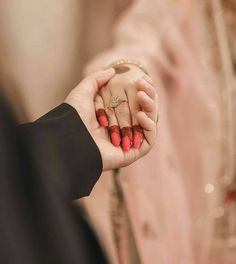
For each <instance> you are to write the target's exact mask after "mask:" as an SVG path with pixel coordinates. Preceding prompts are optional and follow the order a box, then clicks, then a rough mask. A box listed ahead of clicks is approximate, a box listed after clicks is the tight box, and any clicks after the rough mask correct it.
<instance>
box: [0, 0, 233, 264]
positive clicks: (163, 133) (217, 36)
mask: <svg viewBox="0 0 236 264" xmlns="http://www.w3.org/2000/svg"><path fill="white" fill-rule="evenodd" d="M0 38H1V42H0V83H1V86H2V87H4V93H5V94H6V96H7V97H8V99H9V100H10V102H11V104H12V107H13V108H14V109H15V112H16V115H17V117H18V120H19V122H20V123H22V122H27V121H32V120H35V119H37V118H38V117H40V116H41V115H42V114H44V113H46V112H47V111H49V110H50V109H52V108H53V107H54V106H55V105H58V104H60V103H61V102H62V101H63V100H64V98H65V96H66V95H67V94H68V92H69V91H70V90H71V89H72V88H74V87H75V86H76V85H77V83H78V82H79V81H80V80H81V79H82V77H83V76H85V75H86V74H88V73H90V72H92V71H95V70H99V69H101V68H104V67H106V66H107V65H109V64H110V63H112V62H114V61H116V60H119V59H133V60H137V61H139V62H141V63H142V64H143V65H144V66H145V68H147V70H148V72H149V74H150V76H151V77H152V78H153V79H154V82H155V84H156V87H157V90H158V94H159V96H160V106H159V107H160V122H159V136H158V138H157V143H156V146H155V147H154V149H153V150H152V152H151V153H150V154H149V155H148V156H146V157H145V158H144V159H141V160H140V161H138V162H137V163H135V164H133V165H132V166H130V167H127V168H123V169H121V170H119V171H110V172H106V173H104V175H102V177H101V179H100V181H99V182H98V183H97V185H96V186H95V188H94V190H93V192H92V194H91V196H90V197H88V198H85V199H83V200H80V201H75V203H76V205H77V206H78V207H80V208H81V209H82V210H83V214H84V216H85V217H86V219H87V221H88V222H89V223H90V224H91V225H92V227H93V229H94V232H95V233H96V234H97V236H98V238H99V240H100V243H101V245H102V247H103V249H104V252H105V254H106V255H107V257H108V259H109V262H110V263H112V264H113V263H117V264H118V263H121V264H123V263H124V264H126V263H127V264H139V263H141V264H143V263H144V264H156V263H160V264H167V263H168V264H180V263H181V264H185V263H186V264H235V263H236V173H235V162H236V160H235V157H236V156H235V151H236V141H235V139H236V133H235V132H236V129H235V126H236V122H235V113H236V108H235V100H236V97H235V91H236V80H235V74H236V1H235V0H165V1H163V0H100V1H96V0H50V1H48V0H41V1H31V0H22V1H18V0H11V1H1V2H0ZM130 78H132V76H131V77H130Z"/></svg>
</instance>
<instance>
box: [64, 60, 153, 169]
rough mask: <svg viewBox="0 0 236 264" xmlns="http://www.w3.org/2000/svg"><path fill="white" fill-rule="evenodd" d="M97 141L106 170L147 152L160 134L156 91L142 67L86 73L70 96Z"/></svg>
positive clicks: (124, 164) (126, 162)
mask: <svg viewBox="0 0 236 264" xmlns="http://www.w3.org/2000/svg"><path fill="white" fill-rule="evenodd" d="M65 102H66V103H68V104H70V105H72V106H73V107H74V108H75V109H76V110H77V112H78V114H79V115H80V117H81V119H82V121H83V122H84V124H85V125H86V127H87V129H88V131H89V133H90V134H91V136H92V138H93V140H94V141H95V143H96V144H97V146H98V148H99V150H100V152H101V156H102V160H103V170H110V169H115V168H120V167H124V166H127V165H129V164H131V163H133V162H134V161H135V160H137V159H139V158H141V157H142V156H144V155H145V154H147V153H148V152H149V151H150V150H151V148H152V147H153V145H154V142H155V138H156V134H157V121H158V103H157V93H156V89H155V88H154V85H153V82H152V80H151V78H150V77H149V76H147V75H145V74H144V73H143V72H142V71H141V70H140V69H139V68H137V67H135V66H130V65H127V66H125V65H123V66H122V67H120V68H117V69H115V70H114V69H113V68H110V69H108V70H105V71H100V72H96V73H93V74H90V75H89V76H87V77H86V78H85V79H84V80H83V81H82V82H81V83H80V84H79V85H78V86H77V87H76V88H74V89H73V90H72V91H71V92H70V94H69V95H68V96H67V98H66V100H65Z"/></svg>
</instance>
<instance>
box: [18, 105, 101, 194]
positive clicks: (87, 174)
mask: <svg viewBox="0 0 236 264" xmlns="http://www.w3.org/2000/svg"><path fill="white" fill-rule="evenodd" d="M20 131H21V133H22V134H23V136H24V138H27V141H28V142H27V144H28V143H30V144H29V145H30V148H29V151H30V155H31V157H33V160H34V161H35V166H36V167H37V168H38V170H40V175H43V177H44V178H45V181H46V184H49V185H50V188H54V189H55V190H56V191H57V192H59V195H65V196H66V197H67V198H69V199H75V198H80V197H83V196H86V195H89V194H90V192H91V190H92V188H93V186H94V185H95V183H96V181H97V180H98V178H99V176H100V174H101V172H102V159H101V154H100V151H99V149H98V147H97V145H96V144H95V142H94V140H93V138H92V137H91V135H90V133H89V132H88V130H87V128H86V127H85V125H84V123H83V122H82V120H81V118H80V117H79V115H78V113H77V112H76V110H75V109H74V108H73V107H72V106H70V105H68V104H66V103H63V104H61V105H59V106H58V107H56V108H55V109H53V110H52V111H50V112H49V113H47V114H46V115H44V116H43V117H41V118H39V119H38V120H36V121H35V122H32V123H27V124H23V125H21V126H20Z"/></svg>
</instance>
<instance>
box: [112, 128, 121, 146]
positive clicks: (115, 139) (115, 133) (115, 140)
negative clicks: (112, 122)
mask: <svg viewBox="0 0 236 264" xmlns="http://www.w3.org/2000/svg"><path fill="white" fill-rule="evenodd" d="M109 135H110V137H111V143H112V144H113V145H114V146H116V147H118V146H120V142H121V138H120V129H119V127H118V126H111V127H109Z"/></svg>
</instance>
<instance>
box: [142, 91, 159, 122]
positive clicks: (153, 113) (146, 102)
mask: <svg viewBox="0 0 236 264" xmlns="http://www.w3.org/2000/svg"><path fill="white" fill-rule="evenodd" d="M137 101H138V104H139V105H140V107H141V108H142V110H143V111H144V112H145V113H146V114H147V116H148V117H149V118H151V119H152V120H153V121H154V122H157V119H158V106H157V101H154V100H152V99H151V98H150V97H149V96H148V95H147V94H146V93H145V92H143V91H139V92H138V93H137Z"/></svg>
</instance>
